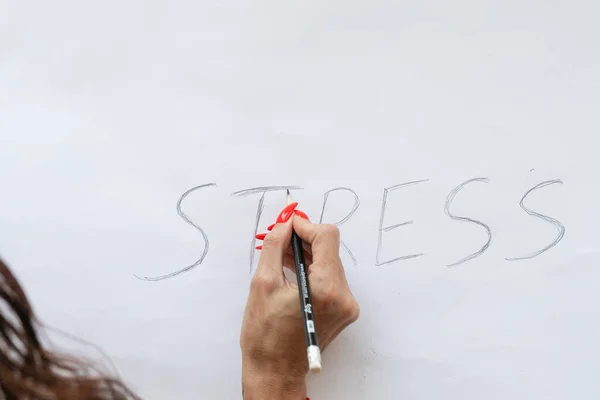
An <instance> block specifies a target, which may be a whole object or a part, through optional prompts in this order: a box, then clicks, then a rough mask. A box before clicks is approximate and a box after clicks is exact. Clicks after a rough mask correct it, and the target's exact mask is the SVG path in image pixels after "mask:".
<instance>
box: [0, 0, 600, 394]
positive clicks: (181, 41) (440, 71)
mask: <svg viewBox="0 0 600 400" xmlns="http://www.w3.org/2000/svg"><path fill="white" fill-rule="evenodd" d="M599 11H600V7H599V6H598V3H597V2H593V1H583V2H569V1H566V0H565V1H546V2H544V1H530V0H526V1H504V2H497V1H465V0H458V1H453V2H448V1H439V0H438V1H431V0H430V1H421V2H407V1H396V2H391V1H390V2H383V1H369V2H366V1H364V2H357V1H320V2H317V1H310V0H309V1H303V2H281V1H247V0H244V1H218V2H216V1H215V2H210V3H209V2H197V1H185V0H172V1H133V0H120V1H116V0H107V1H103V2H90V1H85V2H84V1H74V0H72V1H66V0H55V1H39V0H38V1H26V0H19V1H16V0H15V1H7V0H1V1H0V254H1V255H2V257H3V258H5V259H6V261H7V262H9V263H10V265H12V267H13V269H14V270H15V271H16V272H17V274H18V276H19V278H20V279H21V280H22V282H23V283H24V285H25V287H26V289H27V291H28V294H29V295H30V296H31V298H32V301H33V302H34V304H35V306H36V310H37V312H38V313H39V314H40V316H41V318H42V319H43V320H44V321H46V322H47V323H48V324H49V325H51V326H53V327H56V328H59V329H61V330H64V331H67V332H69V333H70V334H72V335H75V336H77V337H79V338H82V339H84V340H86V341H89V342H92V343H94V344H96V345H98V346H99V347H100V348H102V350H103V351H104V352H105V353H106V354H108V355H109V357H110V359H111V360H112V361H113V362H114V364H115V365H116V367H117V368H118V370H119V372H120V373H121V375H122V376H123V378H124V379H125V380H126V381H127V382H128V383H130V384H131V385H132V386H133V387H134V388H135V389H136V390H137V391H138V392H139V393H140V394H141V395H143V396H144V397H145V398H147V399H182V400H185V399H197V398H211V399H238V398H240V371H239V370H240V354H239V350H238V335H239V327H240V321H241V315H242V311H243V306H244V302H245V297H246V294H247V284H248V281H249V278H250V276H249V267H250V265H249V253H250V252H249V249H250V247H251V240H252V235H253V228H254V227H253V224H254V219H255V214H256V207H257V202H258V199H259V195H252V196H247V197H237V196H231V193H233V192H235V191H238V190H243V189H248V188H251V187H255V186H262V185H298V186H301V187H302V188H304V189H303V190H298V191H295V192H294V197H295V199H296V200H299V201H300V203H301V206H302V209H304V210H305V211H306V212H307V213H308V214H309V215H310V216H311V217H312V218H313V219H315V218H318V216H319V215H320V212H321V206H322V201H323V195H324V193H325V192H326V191H327V190H329V189H332V188H334V187H338V186H347V187H350V188H352V189H353V190H355V191H356V192H357V193H358V195H359V197H360V200H361V205H360V207H359V209H358V210H357V212H356V213H355V214H354V215H353V216H352V218H351V219H350V220H348V221H347V222H346V223H345V224H343V225H342V226H341V231H342V239H343V240H344V241H345V243H346V244H347V245H348V247H349V248H350V249H351V250H352V251H353V253H354V255H355V257H356V259H357V265H353V263H352V261H351V259H350V258H349V257H348V256H347V255H346V254H345V253H344V254H343V260H344V262H345V265H346V268H347V273H348V279H349V280H350V282H351V286H352V289H353V290H354V291H355V293H356V297H357V299H358V300H359V303H360V304H361V307H362V315H361V318H360V320H359V321H358V322H357V323H356V324H355V325H353V326H352V327H351V328H350V329H348V330H347V331H346V332H344V334H343V335H341V336H340V338H339V339H338V341H337V342H335V343H334V344H333V345H332V346H331V348H330V349H328V352H327V353H326V354H325V359H324V368H325V369H324V372H323V373H322V374H321V375H320V376H317V377H310V378H309V395H310V396H311V398H314V399H330V400H335V399H344V400H358V399H411V400H412V399H426V400H437V399H457V400H458V399H461V400H469V399H473V400H475V399H477V400H479V399H486V400H495V399H545V400H547V399H597V398H599V396H600V381H599V380H598V376H599V373H600V361H598V360H599V359H600V345H599V344H598V330H599V328H600V327H599V324H600V315H599V313H598V311H597V307H598V304H599V301H600V291H599V289H600V281H599V279H600V273H599V271H600V269H599V268H600V267H599V266H598V261H599V260H600V257H599V256H598V238H597V233H596V227H597V226H598V224H599V223H600V217H599V214H598V211H597V207H598V204H599V202H600V192H599V191H598V185H597V174H598V171H599V170H600V169H599V168H598V167H599V166H600V161H599V160H598V156H597V149H598V139H597V137H598V131H599V128H600V121H599V113H598V106H599V105H600V75H599V71H600V53H599V51H598V49H599V44H600V43H599V41H600V25H598V23H597V16H598V12H599ZM476 177H487V178H489V179H490V183H489V184H487V185H486V184H484V183H474V184H472V185H469V186H467V187H466V188H465V189H464V190H463V191H462V192H461V193H460V194H459V195H458V196H457V197H456V200H455V202H454V203H453V205H452V211H453V212H454V213H456V214H457V215H464V216H469V217H471V218H474V219H477V220H480V221H483V222H485V223H486V224H488V225H489V226H490V228H491V230H492V234H493V238H492V243H491V245H490V248H489V249H488V251H486V252H485V253H484V254H483V255H482V256H481V257H479V258H476V259H474V260H471V261H469V262H467V263H464V264H462V265H459V266H457V267H454V268H448V267H446V265H447V264H450V263H452V262H454V261H456V260H458V259H460V258H462V257H464V256H466V255H468V254H470V253H472V252H474V251H476V250H477V249H479V248H480V247H481V246H482V245H483V244H484V243H485V241H486V235H485V231H484V230H483V229H482V228H481V227H478V226H476V225H473V224H468V223H459V222H457V221H453V220H451V219H450V218H448V217H447V216H446V215H445V214H444V201H445V198H446V196H447V195H448V193H449V192H450V191H451V190H452V189H453V188H454V187H455V186H457V185H458V184H460V183H462V182H464V181H466V180H468V179H471V178H476ZM419 179H429V181H428V182H426V183H423V184H421V185H417V186H411V187H409V188H405V189H400V190H398V191H395V192H391V193H390V194H389V196H388V211H387V212H386V216H385V224H386V225H391V224H395V223H400V222H404V221H408V220H414V221H415V223H414V224H413V225H410V226H406V227H402V228H399V229H396V230H394V231H390V232H388V233H385V234H384V236H383V247H382V251H381V257H382V259H389V258H393V257H396V256H400V255H404V254H412V253H425V255H424V256H422V257H419V258H416V259H411V260H407V261H399V262H396V263H392V264H387V265H382V266H375V253H376V249H377V234H378V224H379V216H380V210H381V199H382V196H383V189H384V188H385V187H389V186H392V185H395V184H399V183H402V182H408V181H413V180H419ZM551 179H561V180H562V181H563V182H564V184H563V185H558V184H556V185H552V186H549V187H547V188H544V189H540V190H539V191H536V192H534V193H532V195H531V196H530V197H529V198H528V199H527V205H528V206H529V207H530V208H532V209H534V210H536V211H538V212H540V213H543V214H547V215H550V216H553V217H554V218H556V219H558V220H560V221H561V222H562V223H563V224H564V225H565V227H566V234H565V236H564V239H563V240H562V241H561V242H560V243H559V244H558V245H557V246H556V247H554V248H553V249H551V250H550V251H548V252H546V253H544V254H542V255H540V256H539V257H536V258H534V259H532V260H526V261H519V262H508V261H505V260H504V258H506V257H516V256H521V255H526V254H528V253H532V252H534V251H535V250H537V249H539V248H542V247H544V246H545V245H546V244H547V243H549V242H551V241H552V240H553V238H554V237H555V235H556V230H555V229H554V227H553V226H552V225H550V224H548V223H546V222H544V221H542V220H540V219H536V218H532V217H530V216H528V215H527V214H526V213H525V212H524V211H523V210H521V209H520V208H519V206H518V202H519V200H520V198H521V196H523V194H524V193H525V192H526V191H527V190H528V189H529V188H531V187H533V186H534V185H536V184H537V183H539V182H542V181H545V180H551ZM210 182H215V183H217V186H216V187H210V188H206V189H202V190H199V191H196V192H194V193H192V194H191V195H190V196H189V197H188V198H187V199H186V200H185V202H184V203H183V205H182V208H183V210H184V212H185V213H186V214H187V215H188V216H189V217H190V219H192V220H193V221H194V222H195V223H197V224H199V225H200V226H201V227H202V228H203V229H204V231H205V232H206V234H207V235H208V237H209V241H210V248H209V251H208V254H207V256H206V258H205V260H204V262H203V263H202V265H201V266H200V267H198V268H195V269H193V270H192V271H190V272H188V273H185V274H182V275H180V276H178V277H176V278H173V279H170V280H166V281H160V282H145V281H141V280H138V279H136V278H135V277H134V274H137V275H142V276H154V275H161V274H165V273H170V272H173V271H176V270H178V269H180V268H183V267H185V266H186V265H188V264H190V263H192V262H194V261H195V260H196V259H197V258H198V257H199V255H200V254H201V253H202V251H203V240H202V237H201V235H200V234H199V232H198V231H197V230H195V229H194V228H193V227H191V226H189V225H187V224H185V223H184V221H182V220H181V218H180V217H179V216H178V215H177V213H176V211H175V203H176V202H177V199H178V198H179V197H180V196H181V194H182V193H183V192H184V191H186V190H187V189H189V188H191V187H193V186H195V185H200V184H205V183H210ZM283 203H284V197H283V194H281V193H271V194H267V195H266V197H265V204H266V208H265V211H264V214H263V218H262V219H261V222H260V228H259V231H264V229H265V227H266V226H267V225H269V224H270V223H271V222H272V221H273V219H274V218H275V216H276V214H277V212H278V210H279V209H280V208H281V207H282V206H283ZM351 205H352V200H351V199H350V198H349V197H348V195H347V194H344V193H341V192H338V193H336V194H332V195H331V197H330V200H329V203H328V206H327V210H326V212H325V217H324V219H325V220H326V221H329V222H333V221H335V220H337V219H340V218H341V217H343V216H344V215H345V214H346V213H347V211H348V210H349V209H350V207H351ZM254 262H256V259H254ZM84 350H85V347H84ZM85 351H87V352H89V353H90V354H92V355H93V354H96V355H97V353H94V351H93V350H90V349H87V350H85Z"/></svg>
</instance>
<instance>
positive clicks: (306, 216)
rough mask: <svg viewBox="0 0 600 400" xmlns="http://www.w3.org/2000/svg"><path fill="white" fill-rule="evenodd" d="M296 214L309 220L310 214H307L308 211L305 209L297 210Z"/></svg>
mask: <svg viewBox="0 0 600 400" xmlns="http://www.w3.org/2000/svg"><path fill="white" fill-rule="evenodd" d="M294 214H296V215H297V216H299V217H300V218H304V219H306V220H308V215H306V213H305V212H304V211H300V210H295V211H294Z"/></svg>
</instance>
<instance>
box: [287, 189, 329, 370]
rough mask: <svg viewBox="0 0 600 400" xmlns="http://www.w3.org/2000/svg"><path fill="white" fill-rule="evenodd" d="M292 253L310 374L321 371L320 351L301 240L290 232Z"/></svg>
mask: <svg viewBox="0 0 600 400" xmlns="http://www.w3.org/2000/svg"><path fill="white" fill-rule="evenodd" d="M292 202H293V200H292V195H291V194H290V191H289V190H288V191H287V203H288V204H290V203H292ZM292 251H293V253H294V263H295V264H296V278H297V279H298V297H299V298H300V309H301V310H302V318H303V320H304V335H305V336H306V353H307V356H308V368H310V370H311V371H312V372H320V371H321V349H320V348H319V341H318V340H317V332H316V331H315V321H314V319H313V309H312V302H311V300H310V286H309V284H308V277H307V276H306V265H305V264H304V249H303V248H302V239H300V236H298V234H297V233H296V232H295V231H294V230H292Z"/></svg>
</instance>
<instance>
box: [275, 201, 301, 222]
mask: <svg viewBox="0 0 600 400" xmlns="http://www.w3.org/2000/svg"><path fill="white" fill-rule="evenodd" d="M296 207H298V202H297V201H295V202H293V203H291V204H288V205H287V206H285V208H284V209H283V210H281V212H280V213H279V215H278V216H277V222H276V223H280V222H287V221H288V220H289V219H290V218H291V216H292V215H293V214H294V210H295V209H296Z"/></svg>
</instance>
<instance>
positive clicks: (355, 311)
mask: <svg viewBox="0 0 600 400" xmlns="http://www.w3.org/2000/svg"><path fill="white" fill-rule="evenodd" d="M341 313H342V315H343V316H344V317H345V318H346V319H347V320H348V321H349V322H350V323H353V322H356V320H357V319H358V317H359V316H360V306H359V305H358V303H357V302H356V300H355V299H354V298H350V299H349V300H348V301H346V302H344V304H343V306H342V310H341Z"/></svg>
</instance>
